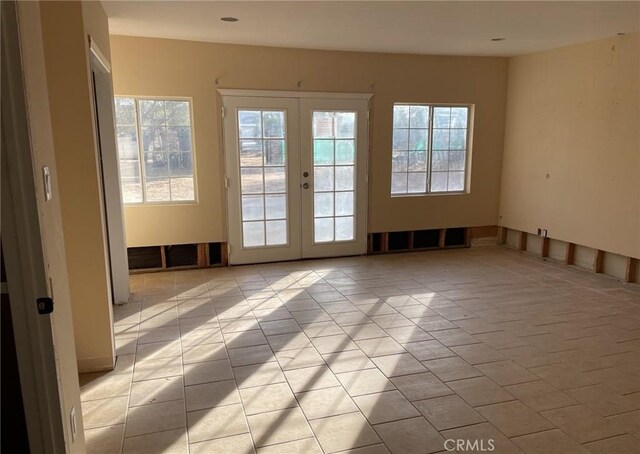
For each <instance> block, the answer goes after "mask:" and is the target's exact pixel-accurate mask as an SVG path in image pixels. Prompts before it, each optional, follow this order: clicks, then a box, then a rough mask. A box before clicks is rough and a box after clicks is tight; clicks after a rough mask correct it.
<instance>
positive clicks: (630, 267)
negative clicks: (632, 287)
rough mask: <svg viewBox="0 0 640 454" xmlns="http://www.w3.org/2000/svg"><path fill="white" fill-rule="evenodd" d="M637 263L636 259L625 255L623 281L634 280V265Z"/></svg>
mask: <svg viewBox="0 0 640 454" xmlns="http://www.w3.org/2000/svg"><path fill="white" fill-rule="evenodd" d="M637 265H638V260H636V259H634V258H633V257H627V267H626V269H625V271H624V281H625V282H629V283H630V282H634V281H635V277H636V266H637Z"/></svg>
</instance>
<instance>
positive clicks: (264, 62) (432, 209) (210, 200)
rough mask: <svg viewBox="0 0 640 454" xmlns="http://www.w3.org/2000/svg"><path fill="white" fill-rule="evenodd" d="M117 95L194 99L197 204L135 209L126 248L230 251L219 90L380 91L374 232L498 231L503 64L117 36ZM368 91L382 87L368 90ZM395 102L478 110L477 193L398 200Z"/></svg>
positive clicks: (374, 143)
mask: <svg viewBox="0 0 640 454" xmlns="http://www.w3.org/2000/svg"><path fill="white" fill-rule="evenodd" d="M111 54H112V65H113V82H114V89H115V93H116V94H117V95H138V96H188V97H192V98H193V114H194V119H193V122H194V124H193V126H194V133H195V148H196V160H197V164H196V165H197V175H196V178H197V191H198V194H199V200H198V203H197V204H193V205H179V206H168V205H167V206H127V207H125V223H126V235H127V241H128V245H129V246H144V245H158V244H175V243H194V242H210V241H224V240H225V239H226V234H225V229H226V219H225V211H226V209H225V206H226V200H225V196H224V189H223V186H222V176H223V172H224V168H223V165H222V159H221V158H222V151H221V146H220V143H221V141H220V137H219V123H220V116H219V109H218V105H217V103H216V85H215V79H217V78H218V79H219V88H243V89H273V90H297V89H298V88H297V83H298V81H302V85H301V87H300V88H299V90H303V91H327V92H373V93H375V96H374V97H373V102H372V111H371V126H370V135H371V138H370V172H369V187H370V189H369V231H370V232H381V231H394V230H396V231H397V230H415V229H427V228H440V227H463V226H474V225H495V224H496V223H497V216H498V203H499V190H500V188H499V182H500V163H501V160H502V145H503V132H504V119H505V102H506V84H507V66H508V62H507V59H505V58H479V57H442V56H418V55H397V54H376V53H358V52H335V51H317V50H299V49H282V48H267V47H253V46H240V45H226V44H212V43H201V42H191V41H178V40H167V39H156V38H136V37H125V36H112V37H111ZM372 84H375V85H374V87H373V88H372ZM394 102H417V103H428V102H434V103H438V102H439V103H471V104H475V113H476V115H475V130H474V136H473V163H472V168H471V192H470V194H464V195H451V196H426V197H403V198H391V197H390V195H389V192H390V180H391V124H392V105H393V103H394Z"/></svg>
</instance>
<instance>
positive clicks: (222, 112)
mask: <svg viewBox="0 0 640 454" xmlns="http://www.w3.org/2000/svg"><path fill="white" fill-rule="evenodd" d="M224 110H225V109H224V106H222V107H221V108H220V114H221V115H222V118H224V114H225V111H224Z"/></svg>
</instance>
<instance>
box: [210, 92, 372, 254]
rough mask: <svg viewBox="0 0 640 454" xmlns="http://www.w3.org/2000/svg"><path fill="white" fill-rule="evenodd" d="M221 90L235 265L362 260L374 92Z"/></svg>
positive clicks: (230, 240) (228, 198)
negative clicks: (370, 110) (352, 257)
mask: <svg viewBox="0 0 640 454" xmlns="http://www.w3.org/2000/svg"><path fill="white" fill-rule="evenodd" d="M219 91H220V93H221V94H222V96H223V97H222V100H223V117H224V118H223V131H224V146H225V171H226V179H225V186H226V188H227V209H228V241H229V263H230V264H247V263H260V262H275V261H284V260H296V259H300V258H313V257H334V256H348V255H359V254H364V253H366V246H367V193H368V188H367V161H368V98H369V97H370V95H364V94H353V95H348V94H335V93H328V94H323V93H299V92H264V91H251V90H219ZM314 156H315V158H314Z"/></svg>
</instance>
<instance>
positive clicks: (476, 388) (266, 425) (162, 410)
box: [81, 246, 640, 454]
mask: <svg viewBox="0 0 640 454" xmlns="http://www.w3.org/2000/svg"><path fill="white" fill-rule="evenodd" d="M132 288H133V292H134V297H133V302H131V303H129V304H126V305H123V306H117V307H116V308H115V310H114V318H115V332H116V344H117V349H118V361H117V367H116V369H115V370H114V371H112V372H110V373H108V374H102V375H101V374H90V375H86V376H82V377H81V383H82V384H83V386H82V399H83V416H84V425H85V435H86V438H87V446H88V452H90V453H108V454H111V453H120V452H123V453H127V454H129V453H187V452H191V453H207V454H211V453H214V454H215V453H224V454H250V453H258V454H267V453H277V454H284V453H301V454H309V453H323V452H324V453H336V452H356V453H359V454H367V453H388V452H392V453H394V454H395V453H397V454H410V453H419V454H425V453H434V452H443V451H445V445H444V442H445V440H446V439H454V440H456V439H468V440H470V441H472V442H473V441H476V440H478V443H480V442H482V443H484V446H485V447H486V446H488V445H487V443H488V440H489V439H491V440H493V442H492V443H493V444H494V446H495V450H494V451H493V452H496V453H499V454H501V453H512V452H513V453H518V452H524V453H529V454H533V453H561V454H568V453H574V452H575V453H616V454H617V453H638V452H640V286H638V285H629V284H628V285H624V284H621V283H619V282H616V281H614V280H613V279H610V278H607V277H605V276H596V275H593V274H591V273H588V272H585V271H583V270H579V269H574V268H572V267H566V266H563V265H558V264H554V263H551V262H544V261H542V260H540V259H537V258H533V257H529V256H526V255H522V254H519V253H516V252H513V251H509V250H506V249H501V248H497V247H490V246H489V247H475V248H472V249H465V250H451V251H434V252H426V253H414V254H402V255H388V256H375V257H358V258H343V259H330V260H316V261H300V262H291V263H279V264H267V265H256V266H243V267H232V268H226V269H209V270H197V271H181V272H168V273H158V274H146V275H136V276H133V277H132ZM448 446H449V447H451V445H448ZM477 446H480V445H477ZM459 452H469V451H463V450H462V449H461V450H460V451H459Z"/></svg>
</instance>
